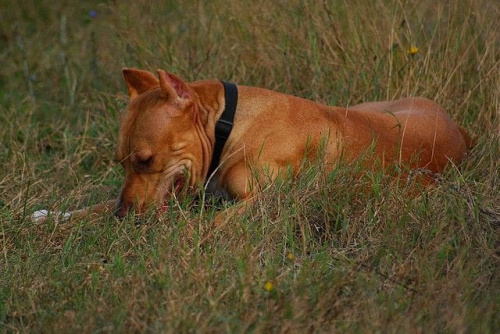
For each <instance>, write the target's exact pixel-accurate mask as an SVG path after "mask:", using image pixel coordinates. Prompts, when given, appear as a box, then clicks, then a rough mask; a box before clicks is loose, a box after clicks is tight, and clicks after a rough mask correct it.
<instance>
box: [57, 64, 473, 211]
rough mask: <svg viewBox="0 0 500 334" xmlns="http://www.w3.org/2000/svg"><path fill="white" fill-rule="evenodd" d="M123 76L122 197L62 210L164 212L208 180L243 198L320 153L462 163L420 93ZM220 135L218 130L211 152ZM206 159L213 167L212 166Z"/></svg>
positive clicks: (325, 157)
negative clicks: (326, 99)
mask: <svg viewBox="0 0 500 334" xmlns="http://www.w3.org/2000/svg"><path fill="white" fill-rule="evenodd" d="M123 75H124V77H125V82H126V83H127V87H128V92H129V96H130V104H129V107H128V109H127V111H126V112H125V115H124V117H123V120H122V124H121V129H120V133H119V143H118V151H117V159H118V161H120V163H121V164H122V165H123V168H124V169H125V180H124V182H123V187H122V190H121V194H120V197H119V199H118V201H110V202H108V203H105V204H101V205H98V206H95V207H92V208H89V209H84V210H79V211H75V212H73V213H68V214H66V215H72V216H82V215H87V214H89V213H91V212H99V211H102V210H107V209H110V208H112V207H116V209H117V211H116V215H117V216H118V217H124V216H125V215H127V214H128V212H129V211H130V210H131V209H134V211H135V213H142V212H144V211H145V210H146V209H147V208H148V207H156V208H161V207H162V206H163V204H164V202H165V201H166V200H168V199H169V198H170V197H171V196H172V195H174V194H176V193H177V192H178V191H179V189H181V188H186V187H188V188H189V189H192V190H197V189H201V187H202V186H203V185H205V184H207V183H209V184H208V187H209V188H210V189H211V190H212V191H216V192H219V193H223V194H226V195H227V196H228V197H230V198H234V199H238V200H246V201H249V200H251V198H252V197H253V196H254V195H255V194H256V193H257V192H258V190H259V185H261V184H262V182H269V181H272V180H273V179H274V178H276V177H277V175H278V174H279V172H280V171H281V170H284V169H290V168H291V169H292V171H293V172H294V173H298V172H299V169H300V167H301V165H302V163H303V161H304V160H309V161H316V160H314V159H318V157H321V159H322V161H323V163H324V164H325V166H326V167H327V168H329V169H331V168H333V166H335V165H336V164H337V163H338V162H340V161H346V162H350V161H353V160H356V159H358V158H359V157H360V156H367V158H365V166H367V168H368V166H369V165H372V164H375V163H376V164H377V165H378V166H380V167H381V168H383V169H386V168H388V167H394V166H399V167H401V168H407V169H416V168H424V169H427V170H429V171H431V172H433V173H439V172H441V171H442V170H443V169H444V168H445V167H446V165H448V164H449V163H454V164H457V163H460V161H461V160H462V159H463V158H464V156H465V155H466V153H467V149H468V148H469V147H470V146H471V141H470V139H469V137H468V136H467V134H466V133H465V131H464V130H463V129H462V128H460V127H459V126H457V125H456V124H455V123H454V122H453V121H452V120H451V119H450V117H449V116H448V115H447V114H446V112H445V111H444V109H443V108H441V107H440V106H439V105H437V104H436V103H434V102H432V101H429V100H427V99H424V98H407V99H401V100H397V101H392V102H370V103H363V104H360V105H356V106H352V107H350V108H348V109H346V108H337V107H329V106H326V105H322V104H319V103H315V102H312V101H308V100H304V99H301V98H298V97H294V96H289V95H285V94H281V93H277V92H273V91H269V90H266V89H262V88H256V87H247V86H238V87H237V88H236V87H235V86H233V88H232V89H233V96H231V95H228V93H227V91H228V90H229V89H230V88H231V87H228V86H227V85H224V84H223V83H221V82H220V81H212V80H211V81H200V82H194V83H189V84H188V83H186V82H184V81H183V80H182V79H180V78H179V77H177V76H175V75H173V74H170V73H167V72H165V71H162V70H158V77H159V79H157V78H156V77H155V76H154V75H153V74H152V73H150V72H146V71H140V70H137V69H128V68H126V69H124V70H123ZM235 90H236V91H235ZM231 106H232V107H231ZM228 107H229V108H233V109H234V110H233V111H232V112H234V114H231V111H229V114H230V116H229V119H226V120H225V121H221V119H225V117H226V116H223V117H222V118H221V115H223V113H224V115H226V114H227V111H225V109H227V108H228ZM232 116H234V120H233V119H232ZM218 123H219V125H220V126H219V127H218V128H217V130H216V125H217V124H218ZM220 123H224V124H220ZM226 123H227V124H226ZM225 125H226V128H224V126H225ZM227 125H228V126H229V128H228V127H227ZM231 127H232V131H231ZM221 129H222V130H221ZM220 131H222V132H225V133H223V134H222V137H223V138H222V139H219V137H218V138H217V142H218V143H217V144H218V145H219V148H218V149H216V148H215V147H216V146H217V145H216V135H219V133H216V132H220ZM229 132H230V134H229ZM224 139H227V142H225V144H224ZM221 143H222V145H221ZM214 151H216V152H215V153H214ZM217 151H218V152H217ZM368 152H370V153H369V154H367V153H368ZM214 154H215V155H216V156H215V157H214ZM212 160H215V161H220V163H215V165H213V166H212V168H210V167H211V162H212ZM263 176H265V177H263ZM209 179H210V182H207V181H208V180H209Z"/></svg>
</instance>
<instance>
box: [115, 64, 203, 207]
mask: <svg viewBox="0 0 500 334" xmlns="http://www.w3.org/2000/svg"><path fill="white" fill-rule="evenodd" d="M123 75H124V77H125V82H126V83H127V87H128V93H129V97H130V103H129V106H128V108H127V110H126V111H125V114H124V116H123V119H122V123H121V128H120V132H119V142H118V150H117V160H118V161H119V162H120V163H121V164H122V166H123V168H124V169H125V179H124V182H123V186H122V190H121V194H120V197H119V201H118V209H117V212H116V215H117V216H118V217H124V216H126V215H127V213H128V212H129V211H130V210H131V209H134V211H135V213H136V214H137V213H143V212H144V211H145V210H146V209H148V207H154V208H157V209H159V208H162V207H163V205H164V203H165V201H168V200H169V199H170V198H171V196H172V195H174V194H176V193H178V192H179V191H180V190H181V189H182V188H184V189H185V188H191V189H195V188H196V187H197V186H198V185H199V184H201V183H202V180H203V178H204V176H205V174H206V166H205V165H206V162H205V161H204V159H205V160H206V155H207V154H206V152H203V151H204V147H206V145H205V144H204V143H203V141H204V139H203V135H202V133H200V132H202V131H200V124H199V116H198V110H197V108H198V105H197V96H196V94H195V92H194V91H193V90H192V89H191V88H190V87H189V86H188V85H187V84H186V83H185V82H184V81H183V80H181V79H180V78H179V77H177V76H175V75H173V74H170V73H167V72H165V71H162V70H158V79H157V78H156V77H155V76H154V75H153V74H152V73H150V72H146V71H140V70H136V69H124V70H123Z"/></svg>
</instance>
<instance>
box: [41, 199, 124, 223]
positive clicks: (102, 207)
mask: <svg viewBox="0 0 500 334" xmlns="http://www.w3.org/2000/svg"><path fill="white" fill-rule="evenodd" d="M116 204H117V200H116V199H114V200H110V201H107V202H104V203H99V204H96V205H93V206H89V207H87V208H84V209H80V210H75V211H70V212H60V211H48V210H39V211H35V212H34V213H33V214H32V215H31V219H32V220H33V222H35V223H43V222H45V221H46V220H47V218H48V217H49V216H52V217H54V219H55V221H56V222H64V221H68V220H74V219H83V218H86V217H89V216H92V215H97V214H100V213H102V212H112V211H113V210H115V208H116Z"/></svg>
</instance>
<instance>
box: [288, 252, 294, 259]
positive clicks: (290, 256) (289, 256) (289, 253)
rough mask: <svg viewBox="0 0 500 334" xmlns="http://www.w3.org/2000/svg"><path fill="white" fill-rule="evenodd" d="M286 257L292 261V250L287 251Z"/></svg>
mask: <svg viewBox="0 0 500 334" xmlns="http://www.w3.org/2000/svg"><path fill="white" fill-rule="evenodd" d="M286 258H287V259H288V260H290V261H293V259H295V256H294V255H293V253H292V252H288V253H287V254H286Z"/></svg>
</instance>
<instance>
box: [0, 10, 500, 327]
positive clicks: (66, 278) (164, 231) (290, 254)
mask: <svg viewBox="0 0 500 334" xmlns="http://www.w3.org/2000/svg"><path fill="white" fill-rule="evenodd" d="M1 7H2V10H1V11H0V63H1V64H2V66H0V140H1V143H2V144H1V145H0V164H1V165H2V167H1V168H0V330H1V331H2V332H56V331H57V332H59V331H63V332H69V331H74V330H77V331H78V332H99V331H105V332H137V331H141V332H142V331H150V332H163V331H167V332H188V331H193V332H194V331H199V332H218V331H229V332H247V331H248V332H263V331H266V332H267V331H273V332H281V331H291V332H305V331H313V332H332V331H340V332H367V331H368V332H416V331H424V332H459V331H466V332H481V333H484V332H491V333H494V332H498V331H500V320H499V319H500V318H499V317H498V314H500V279H499V277H500V270H499V268H500V263H499V257H500V253H499V247H500V191H499V190H500V176H499V171H500V132H499V131H500V115H499V110H500V90H499V89H498V87H500V65H499V63H500V28H499V26H498V18H499V17H500V5H499V4H497V3H495V2H494V1H488V0H466V1H463V0H450V1H445V2H436V1H431V0H424V1H406V0H401V1H396V0H394V1H389V0H376V1H371V2H367V1H361V0H352V1H340V0H332V1H305V2H304V1H286V2H283V1H260V0H259V1H253V2H247V3H243V2H241V4H240V3H234V4H231V5H228V3H227V2H223V1H220V0H215V1H209V2H208V1H207V2H204V1H183V2H178V1H147V2H145V1H134V2H133V1H130V2H120V1H118V2H102V3H101V2H96V1H88V2H79V3H76V2H74V3H72V2H58V3H57V4H55V3H54V2H53V1H46V0H41V1H24V2H23V3H22V4H20V3H19V2H16V1H11V0H3V1H2V5H1ZM91 11H96V13H97V15H95V17H92V16H91V15H90V12H91ZM412 46H415V47H417V48H418V52H417V53H415V54H409V53H408V50H409V49H410V47H412ZM124 66H127V67H133V66H135V67H139V68H142V69H149V70H153V71H154V70H155V69H156V68H163V69H165V70H168V71H171V72H174V73H176V74H178V75H181V76H182V77H183V78H185V79H186V80H198V79H205V78H218V79H224V80H231V81H234V82H236V83H239V84H248V85H254V86H262V87H267V88H270V89H275V90H279V91H282V92H285V93H289V94H293V95H297V96H301V97H304V98H308V99H312V100H316V101H320V102H324V103H328V104H332V105H338V106H348V105H352V104H355V103H359V102H363V101H369V100H380V99H393V98H398V97H403V96H416V95H420V96H425V97H427V98H430V99H433V100H436V101H437V102H439V103H441V104H442V105H443V106H444V107H445V108H446V109H447V110H449V112H450V114H451V116H452V117H453V119H455V120H456V121H457V123H459V124H461V125H462V126H464V127H465V128H467V129H468V131H469V132H470V133H471V134H473V135H474V136H475V138H476V139H477V142H478V144H477V146H476V147H475V148H474V149H473V150H472V151H471V153H470V155H469V156H468V157H467V159H466V161H464V163H463V164H462V165H461V166H458V167H456V168H455V167H453V168H450V169H449V170H448V171H447V173H446V174H445V175H444V179H443V181H442V182H441V183H440V184H439V185H438V186H437V187H434V188H431V189H422V190H421V191H420V193H419V194H418V195H417V196H415V192H414V191H412V190H411V189H406V188H405V187H404V186H403V187H399V188H394V187H391V181H390V180H389V179H387V177H384V176H382V175H379V174H377V173H367V174H366V175H364V176H363V178H362V179H358V178H356V175H357V174H356V171H353V170H352V167H346V166H339V167H338V168H337V169H336V170H335V171H333V172H332V173H329V174H326V173H324V172H323V171H321V170H319V169H318V167H316V168H314V167H311V169H310V170H307V171H306V172H305V173H304V175H302V176H301V177H300V178H298V179H296V180H293V181H292V180H285V181H283V180H282V181H277V182H276V183H275V184H274V185H273V186H272V187H269V188H268V189H266V191H264V192H263V194H262V196H261V197H259V198H258V200H257V203H256V205H255V206H254V207H252V208H251V209H248V210H247V211H246V212H245V214H244V215H243V216H242V217H235V218H234V219H232V220H230V221H229V222H228V224H227V225H226V226H225V227H224V228H221V229H217V228H215V226H214V225H213V215H214V214H215V209H213V208H212V207H210V206H208V207H205V208H201V207H199V206H197V205H195V204H193V203H190V202H189V201H185V202H180V203H176V208H175V209H173V210H171V211H170V212H168V213H167V214H165V216H163V217H161V218H156V217H155V216H150V217H147V218H146V219H145V220H144V221H142V222H140V223H139V224H137V223H134V222H133V221H132V219H126V220H123V221H118V220H117V219H115V218H113V217H110V216H102V217H99V218H95V219H84V220H81V221H77V222H74V223H72V224H54V223H53V222H52V221H49V222H47V223H46V224H42V225H36V224H33V223H32V222H30V220H29V219H28V218H29V215H30V214H31V213H32V212H33V211H34V210H37V209H41V208H63V209H64V208H68V209H76V208H81V207H83V206H85V205H88V204H91V203H98V202H100V201H104V200H107V199H110V198H113V197H116V196H117V194H118V192H119V187H120V184H121V178H122V172H121V170H120V167H119V166H118V165H116V164H115V163H114V162H113V158H114V149H115V143H116V138H117V131H118V122H119V117H120V113H121V111H122V110H123V109H124V107H125V105H126V103H127V96H126V89H125V85H124V83H123V80H122V77H121V68H122V67H124ZM224 205H225V206H229V205H231V204H230V203H225V204H224ZM268 282H271V283H272V288H271V289H269V285H267V288H268V289H267V290H266V288H265V287H266V283H268ZM268 290H269V291H268Z"/></svg>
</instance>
